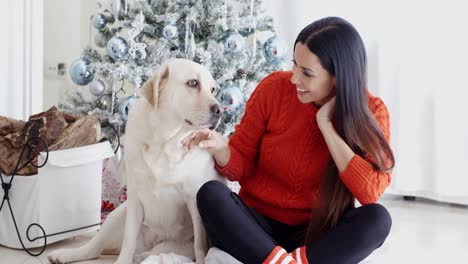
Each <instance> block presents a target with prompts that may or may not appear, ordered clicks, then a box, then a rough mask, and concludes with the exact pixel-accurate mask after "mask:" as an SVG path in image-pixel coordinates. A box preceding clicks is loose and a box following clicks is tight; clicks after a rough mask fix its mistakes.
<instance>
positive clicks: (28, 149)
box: [0, 123, 120, 257]
mask: <svg viewBox="0 0 468 264" xmlns="http://www.w3.org/2000/svg"><path fill="white" fill-rule="evenodd" d="M102 127H109V128H111V129H112V130H113V131H114V133H115V134H116V138H117V147H116V149H115V150H114V153H116V152H117V151H118V149H119V148H120V136H119V133H118V132H117V130H116V129H115V127H114V126H112V125H111V124H109V123H107V124H103V125H102ZM106 140H107V139H103V140H101V142H102V141H106ZM41 144H42V147H43V148H40V147H41ZM39 149H45V151H42V152H45V153H46V158H45V159H44V162H43V163H42V164H40V165H39V164H34V163H33V160H34V158H35V157H37V156H38V155H39V154H40V151H39ZM25 153H26V155H27V158H28V159H27V162H26V163H25V164H22V165H21V166H20V162H21V160H22V159H23V156H24V155H25ZM48 158H49V149H48V146H47V143H46V142H45V141H44V140H43V139H41V138H40V137H31V138H29V139H28V141H27V142H26V144H24V146H23V150H22V151H21V155H20V157H19V159H18V162H17V163H16V166H15V169H14V170H13V173H11V174H10V175H11V178H10V181H9V182H6V180H4V179H3V176H2V174H1V173H0V180H1V183H2V189H3V192H4V195H3V200H2V203H1V204H0V212H1V211H2V208H3V205H4V204H5V201H6V204H7V205H8V208H9V209H10V214H11V218H12V219H13V224H14V225H15V229H16V234H17V235H18V239H19V241H20V243H21V246H22V247H23V249H24V251H26V252H27V253H28V254H29V255H31V256H34V257H37V256H40V255H41V254H42V253H43V252H44V250H45V249H46V246H47V238H48V237H52V236H56V235H60V234H64V233H68V232H73V231H77V230H81V229H85V228H89V227H93V226H98V225H101V224H102V223H97V224H93V225H88V226H84V227H79V228H75V229H70V230H66V231H62V232H57V233H53V234H46V232H45V230H44V228H42V226H41V225H40V224H38V223H32V224H30V225H29V226H28V228H27V229H26V237H27V238H28V240H29V242H34V241H36V240H38V239H41V238H43V239H44V244H43V245H42V246H41V247H40V249H39V252H37V253H33V252H31V251H30V249H28V248H26V246H25V245H24V243H23V240H22V239H21V235H20V232H19V229H18V224H17V223H16V219H15V214H14V213H13V209H12V207H11V203H10V197H9V191H10V189H11V186H12V182H13V179H14V178H15V175H16V173H17V172H18V171H20V170H21V169H23V168H24V167H26V166H27V165H28V164H31V165H32V166H34V167H36V168H41V167H43V166H44V165H45V164H46V163H47V160H48ZM33 226H36V227H38V228H39V229H40V230H41V231H42V234H43V235H42V236H38V237H35V238H31V237H30V235H29V230H31V228H32V227H33Z"/></svg>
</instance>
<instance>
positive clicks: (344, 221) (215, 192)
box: [197, 181, 392, 264]
mask: <svg viewBox="0 0 468 264" xmlns="http://www.w3.org/2000/svg"><path fill="white" fill-rule="evenodd" d="M197 204H198V210H199V212H200V215H201V217H202V219H203V222H204V225H205V229H206V231H207V233H208V237H209V240H210V244H211V246H214V247H218V248H220V249H222V250H224V251H226V252H227V253H229V254H231V255H232V256H233V257H235V258H236V259H238V260H239V261H241V262H242V263H246V264H260V263H262V261H263V260H265V259H266V258H267V257H268V255H269V254H270V252H271V251H272V250H273V248H274V247H275V246H277V245H279V246H281V247H283V248H284V249H285V250H286V251H288V252H291V251H292V250H294V249H296V248H298V247H301V246H303V245H304V243H303V241H304V235H305V230H306V228H307V225H299V226H290V225H286V224H283V223H280V222H277V221H275V220H273V219H270V218H268V217H265V216H263V215H261V214H259V213H258V212H257V211H255V210H254V209H252V208H249V207H248V206H247V205H245V204H244V203H243V202H242V201H241V199H240V198H239V197H238V196H237V194H236V193H234V192H232V191H231V190H230V189H229V188H228V187H227V186H225V185H224V184H222V183H220V182H218V181H210V182H207V183H206V184H204V185H203V186H202V187H201V188H200V190H199V191H198V194H197ZM391 225H392V220H391V217H390V214H389V213H388V211H387V210H386V209H385V208H384V207H383V206H382V205H380V204H369V205H365V206H361V207H358V208H356V209H352V210H349V211H348V212H346V213H345V214H344V215H343V217H342V218H341V220H340V221H339V223H338V225H337V226H336V227H335V228H334V229H333V230H330V231H329V232H327V233H325V234H324V235H322V236H320V237H319V238H318V239H316V240H314V241H312V242H311V243H309V244H307V247H306V249H307V251H306V254H307V259H308V261H309V263H311V264H322V263H324V264H348V263H350V264H355V263H359V262H360V261H361V260H363V259H365V258H366V257H367V256H369V255H370V254H371V253H372V252H373V251H374V250H375V249H377V248H378V247H380V246H381V245H382V244H383V242H384V241H385V238H386V237H387V235H388V233H389V232H390V227H391Z"/></svg>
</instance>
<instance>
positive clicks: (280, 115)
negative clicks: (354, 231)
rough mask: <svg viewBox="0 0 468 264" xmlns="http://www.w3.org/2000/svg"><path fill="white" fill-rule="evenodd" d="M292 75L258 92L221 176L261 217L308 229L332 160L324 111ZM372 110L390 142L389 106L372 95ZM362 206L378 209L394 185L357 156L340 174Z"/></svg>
mask: <svg viewBox="0 0 468 264" xmlns="http://www.w3.org/2000/svg"><path fill="white" fill-rule="evenodd" d="M291 75H292V73H291V72H275V73H273V74H271V75H269V76H267V77H266V78H265V79H264V80H263V81H262V82H261V83H260V84H259V85H258V86H257V88H256V89H255V91H254V93H253V94H252V96H251V97H250V99H249V101H248V102H247V105H246V111H245V114H244V116H243V118H242V120H241V122H240V124H239V125H237V126H236V131H235V133H234V134H233V135H232V137H231V139H230V140H229V148H230V150H231V158H230V160H229V162H228V164H226V166H224V167H219V166H218V165H216V167H217V169H218V171H219V173H220V174H222V175H224V176H226V177H227V178H228V179H229V180H231V181H239V183H240V185H241V190H240V193H239V196H240V197H241V199H242V200H243V201H244V202H245V203H246V204H247V205H248V206H250V207H252V208H255V209H256V210H258V211H259V212H260V213H261V214H263V215H266V216H268V217H270V218H272V219H275V220H277V221H280V222H282V223H286V224H289V225H298V224H304V223H306V222H308V221H309V219H310V217H311V207H312V204H313V201H314V199H315V198H316V197H317V194H318V191H319V185H320V181H321V179H322V176H323V175H324V171H325V169H326V165H327V164H328V162H329V160H330V159H331V154H330V152H329V150H328V147H327V145H326V143H325V140H324V138H323V136H322V133H321V131H320V129H319V127H318V125H317V121H316V114H317V111H318V108H316V107H315V106H314V105H313V104H311V103H310V104H303V103H301V102H300V101H299V99H298V98H297V92H296V87H295V86H294V85H293V84H292V83H291V82H290V79H291ZM368 99H369V109H370V110H371V112H372V113H373V114H374V116H375V118H376V120H377V122H378V123H379V125H380V127H381V129H382V131H383V133H384V135H385V136H386V138H387V140H389V136H390V135H389V130H390V125H389V114H388V111H387V108H386V106H385V104H384V103H383V101H382V100H381V99H380V98H378V97H373V96H372V95H371V94H370V93H368ZM339 176H340V177H341V179H342V181H343V182H344V184H345V185H346V186H347V187H348V189H349V190H350V191H351V192H352V193H353V194H354V196H355V197H356V199H357V200H358V201H359V202H360V203H361V204H369V203H374V202H376V201H377V199H378V198H379V197H380V195H381V194H382V193H383V191H384V189H385V188H386V187H387V186H388V184H389V183H390V174H386V173H382V172H379V171H375V170H374V169H373V168H372V166H371V164H370V163H369V162H368V161H366V160H365V159H363V158H361V157H360V156H358V155H354V157H353V158H352V159H351V161H350V163H349V165H348V166H347V167H346V169H345V170H344V171H343V172H342V173H339Z"/></svg>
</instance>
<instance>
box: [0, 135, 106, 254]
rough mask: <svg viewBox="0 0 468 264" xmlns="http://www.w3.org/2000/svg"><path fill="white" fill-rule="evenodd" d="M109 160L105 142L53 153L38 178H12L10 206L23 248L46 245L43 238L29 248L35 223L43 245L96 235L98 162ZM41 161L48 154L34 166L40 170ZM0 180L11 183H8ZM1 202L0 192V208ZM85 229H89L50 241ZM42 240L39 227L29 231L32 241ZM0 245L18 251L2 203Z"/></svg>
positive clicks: (98, 190)
mask: <svg viewBox="0 0 468 264" xmlns="http://www.w3.org/2000/svg"><path fill="white" fill-rule="evenodd" d="M113 155H114V152H113V150H112V148H111V146H110V144H109V142H102V143H98V144H94V145H88V146H84V147H78V148H72V149H66V150H59V151H51V152H49V157H48V160H47V162H46V164H45V165H44V166H43V167H42V168H39V169H38V174H36V175H32V176H15V177H14V179H13V182H12V184H11V189H10V191H9V197H10V203H11V207H12V209H13V213H14V216H15V219H16V223H17V225H18V229H19V233H20V235H21V238H22V240H23V243H24V245H25V246H26V248H35V247H42V246H43V245H44V239H43V238H39V239H37V240H35V241H33V242H29V240H28V238H27V235H26V231H27V228H28V227H29V225H30V224H33V223H37V224H39V225H40V226H42V228H43V229H44V231H45V233H46V236H48V237H47V244H50V243H53V242H56V241H59V240H62V239H65V238H69V237H72V236H76V235H79V234H83V233H87V232H91V231H95V230H98V229H99V227H100V226H99V225H96V224H98V223H100V222H101V178H102V177H101V176H102V161H103V160H104V159H106V158H108V157H111V156H113ZM45 157H46V153H41V154H40V156H39V161H38V164H43V162H44V159H45ZM3 178H4V181H5V182H6V183H9V182H10V179H11V177H5V176H4V177H3ZM3 196H4V191H3V189H2V188H0V204H1V201H2V200H3ZM91 225H95V226H91ZM86 226H91V227H87V228H84V229H80V230H76V231H72V232H66V233H63V234H57V235H52V236H49V235H51V234H56V233H60V232H64V231H68V230H73V229H78V228H82V227H86ZM42 236H43V233H42V231H41V230H40V228H39V227H37V226H32V227H31V229H30V231H29V237H30V238H31V239H34V238H37V237H42ZM0 244H1V245H4V246H7V247H11V248H22V246H21V243H20V241H19V239H18V235H17V233H16V229H15V226H14V224H13V220H12V217H11V213H10V209H9V208H8V204H7V202H6V201H5V203H4V205H3V208H2V210H1V211H0Z"/></svg>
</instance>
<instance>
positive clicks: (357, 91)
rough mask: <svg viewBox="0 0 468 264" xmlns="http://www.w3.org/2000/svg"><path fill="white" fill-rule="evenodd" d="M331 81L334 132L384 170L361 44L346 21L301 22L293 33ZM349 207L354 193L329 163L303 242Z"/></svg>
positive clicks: (387, 165) (390, 161)
mask: <svg viewBox="0 0 468 264" xmlns="http://www.w3.org/2000/svg"><path fill="white" fill-rule="evenodd" d="M298 42H301V43H302V44H304V45H306V46H307V47H308V49H309V50H310V51H311V52H312V53H314V54H315V55H316V56H317V57H318V58H319V59H320V62H321V65H322V67H323V68H324V69H325V70H327V71H328V72H329V73H330V74H331V75H333V76H335V79H336V89H335V90H336V104H335V119H336V125H337V126H336V129H337V132H338V134H339V135H340V136H341V137H342V138H343V139H344V141H345V142H346V143H347V144H348V145H349V147H350V148H351V149H352V150H353V151H354V153H356V154H358V155H360V156H362V157H369V158H370V160H371V161H372V165H373V167H374V169H376V170H380V171H383V172H385V171H388V170H390V169H392V168H393V166H394V164H395V160H394V156H393V153H392V150H391V148H390V146H389V144H388V142H387V140H386V138H385V136H384V134H383V133H382V131H381V129H380V127H379V125H378V124H377V122H376V120H375V118H374V116H373V114H372V113H371V111H370V110H369V106H368V100H367V58H366V50H365V47H364V43H363V41H362V39H361V37H360V36H359V33H358V32H357V31H356V29H355V28H354V27H353V26H352V25H351V24H350V23H349V22H347V21H346V20H344V19H342V18H338V17H327V18H323V19H320V20H317V21H315V22H313V23H312V24H310V25H308V26H306V27H305V28H304V29H303V30H302V31H301V32H300V33H299V35H298V36H297V39H296V42H295V43H294V47H295V46H296V44H297V43H298ZM353 207H354V196H353V194H352V193H351V192H350V191H349V190H348V188H347V187H346V186H345V185H344V183H343V182H342V181H341V179H340V178H339V176H338V170H337V168H336V166H335V164H334V162H333V160H332V161H330V164H329V166H328V169H327V171H326V173H325V175H324V178H323V180H322V185H321V189H320V192H319V196H318V197H317V199H316V200H315V203H314V204H313V210H312V217H311V220H310V223H309V227H308V229H307V234H306V241H310V240H312V239H314V238H316V237H318V236H320V234H321V233H322V232H325V231H327V230H329V229H331V228H333V227H334V226H335V225H336V224H337V223H338V221H339V219H340V218H341V216H342V214H343V213H344V212H345V211H346V210H347V209H350V208H353Z"/></svg>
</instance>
